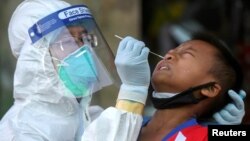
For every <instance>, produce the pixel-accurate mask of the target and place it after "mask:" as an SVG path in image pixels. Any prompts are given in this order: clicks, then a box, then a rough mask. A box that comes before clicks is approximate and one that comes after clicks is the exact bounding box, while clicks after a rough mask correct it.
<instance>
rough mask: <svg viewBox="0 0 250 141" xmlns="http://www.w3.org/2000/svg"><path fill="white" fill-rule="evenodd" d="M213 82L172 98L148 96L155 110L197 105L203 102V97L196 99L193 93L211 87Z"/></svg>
mask: <svg viewBox="0 0 250 141" xmlns="http://www.w3.org/2000/svg"><path fill="white" fill-rule="evenodd" d="M214 84H215V82H209V83H206V84H202V85H199V86H196V87H192V88H189V89H188V90H185V91H183V92H181V93H179V94H177V95H175V96H173V97H170V98H156V97H153V95H151V96H150V98H151V101H152V103H153V106H154V107H155V108H156V109H171V108H175V107H179V106H183V105H187V104H197V103H198V102H200V101H202V100H204V99H205V98H207V97H205V96H201V97H197V96H195V95H194V92H195V91H197V90H200V89H203V88H207V87H211V86H213V85H214Z"/></svg>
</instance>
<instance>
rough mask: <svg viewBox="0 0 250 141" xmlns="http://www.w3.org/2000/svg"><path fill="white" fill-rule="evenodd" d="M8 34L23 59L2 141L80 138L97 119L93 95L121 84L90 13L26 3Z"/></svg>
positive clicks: (55, 2) (52, 3)
mask: <svg viewBox="0 0 250 141" xmlns="http://www.w3.org/2000/svg"><path fill="white" fill-rule="evenodd" d="M8 32H9V41H10V46H11V49H12V53H13V54H14V56H15V57H16V58H17V64H16V70H15V75H14V99H15V102H14V105H13V106H12V107H11V108H10V109H9V110H8V112H7V113H6V114H5V115H4V117H3V118H2V119H1V123H0V140H1V141H12V140H15V141H16V140H17V141H30V140H32V141H40V140H43V141H75V140H80V138H81V135H82V133H83V131H84V128H85V127H87V125H88V124H89V123H90V121H91V119H90V115H89V110H88V107H89V104H90V100H91V96H92V94H93V93H99V92H100V91H101V90H102V89H103V88H106V87H112V88H114V89H115V88H116V89H117V91H118V88H119V86H120V80H119V77H118V75H117V73H116V69H115V65H114V56H113V54H112V53H111V50H110V48H109V47H108V45H107V44H106V41H105V40H104V38H103V37H102V35H101V33H100V31H99V30H98V27H97V26H96V23H95V21H94V18H93V16H92V14H91V13H90V11H89V9H88V8H87V7H86V6H85V5H75V6H71V5H70V4H68V3H66V2H64V1H61V0H25V1H23V2H22V3H21V4H20V5H19V6H18V7H17V8H16V9H15V11H14V13H13V15H12V17H11V20H10V23H9V30H8ZM115 85H117V86H115Z"/></svg>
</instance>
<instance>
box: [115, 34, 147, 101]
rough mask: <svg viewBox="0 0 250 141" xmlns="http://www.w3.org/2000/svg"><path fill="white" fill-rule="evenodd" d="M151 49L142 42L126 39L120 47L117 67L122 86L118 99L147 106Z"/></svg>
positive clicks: (116, 60)
mask: <svg viewBox="0 0 250 141" xmlns="http://www.w3.org/2000/svg"><path fill="white" fill-rule="evenodd" d="M148 54H149V49H148V48H147V47H145V44H144V43H143V42H142V41H138V40H136V39H134V38H132V37H126V38H124V39H123V40H122V41H121V42H120V44H119V47H118V50H117V54H116V58H115V65H116V68H117V71H118V74H119V76H120V78H121V81H122V85H121V88H120V92H119V97H118V99H127V100H132V101H136V102H140V103H143V104H145V101H146V98H147V93H148V87H149V83H150V68H149V63H148Z"/></svg>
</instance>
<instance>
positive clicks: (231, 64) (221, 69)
mask: <svg viewBox="0 0 250 141" xmlns="http://www.w3.org/2000/svg"><path fill="white" fill-rule="evenodd" d="M192 40H201V41H204V42H206V43H209V44H210V45H212V46H214V47H215V48H216V49H217V50H218V52H217V53H216V55H215V57H216V58H217V59H216V62H214V65H213V67H212V68H211V69H210V71H209V72H210V73H211V74H213V75H214V76H215V78H216V79H217V81H218V83H219V84H220V85H221V87H222V92H221V93H223V94H222V95H221V97H222V98H221V101H217V102H220V103H219V105H216V104H215V105H216V106H213V108H212V109H213V110H212V111H210V113H211V114H212V113H214V112H216V111H218V110H220V109H221V108H222V107H223V106H225V105H226V104H227V103H228V102H229V100H230V98H229V96H228V94H225V93H227V92H228V90H229V89H232V90H234V91H235V92H237V93H239V91H240V89H241V88H242V84H243V72H242V69H241V66H240V64H239V62H238V61H237V60H236V57H235V56H234V55H233V53H232V52H231V51H230V50H229V48H228V46H227V45H226V44H225V43H224V42H223V41H221V40H220V39H219V38H217V37H216V36H214V35H212V34H208V33H194V34H193V36H192ZM217 104H218V103H217Z"/></svg>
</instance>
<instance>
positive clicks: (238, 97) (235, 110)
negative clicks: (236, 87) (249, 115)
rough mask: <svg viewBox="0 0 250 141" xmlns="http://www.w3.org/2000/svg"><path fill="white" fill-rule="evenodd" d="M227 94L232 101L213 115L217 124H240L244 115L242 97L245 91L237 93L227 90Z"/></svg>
mask: <svg viewBox="0 0 250 141" xmlns="http://www.w3.org/2000/svg"><path fill="white" fill-rule="evenodd" d="M228 94H229V96H230V97H231V99H232V100H233V103H229V104H227V105H226V106H225V107H224V108H223V109H222V110H220V111H219V112H216V113H215V114H214V115H213V117H214V119H215V120H216V121H217V122H218V123H219V124H225V125H235V124H240V123H241V122H242V119H243V117H244V115H245V105H244V101H243V99H244V98H245V97H246V92H245V91H243V90H241V91H240V92H239V94H237V93H236V92H235V91H233V90H229V91H228Z"/></svg>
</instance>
